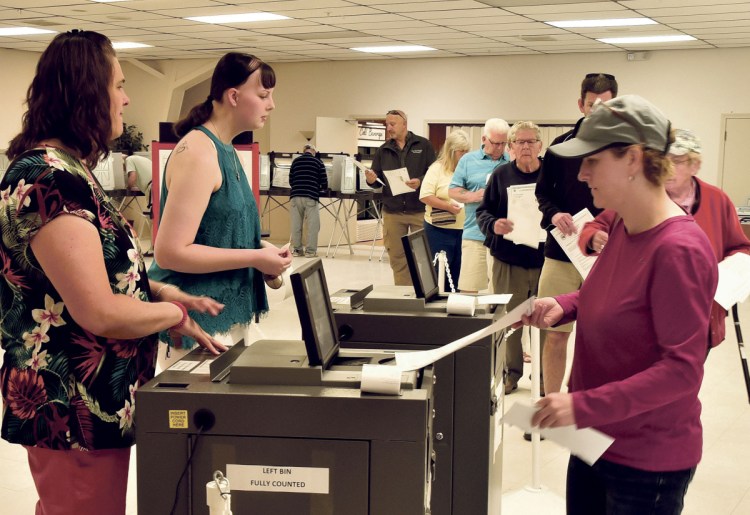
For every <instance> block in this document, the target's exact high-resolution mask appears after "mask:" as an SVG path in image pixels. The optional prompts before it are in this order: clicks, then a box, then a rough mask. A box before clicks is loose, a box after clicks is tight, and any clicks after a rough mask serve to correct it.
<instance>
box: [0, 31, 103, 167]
mask: <svg viewBox="0 0 750 515" xmlns="http://www.w3.org/2000/svg"><path fill="white" fill-rule="evenodd" d="M114 58H115V51H114V49H113V48H112V43H111V42H110V40H109V39H108V38H107V37H106V36H104V35H102V34H99V33H98V32H92V31H88V30H72V31H70V32H65V33H62V34H58V35H57V36H55V38H54V39H53V40H52V42H51V43H50V44H49V46H48V47H47V48H46V49H45V51H44V52H43V53H42V55H41V57H40V58H39V62H38V63H37V66H36V75H35V76H34V80H32V81H31V85H30V86H29V89H28V91H27V92H26V105H27V106H28V110H27V111H26V112H25V113H24V115H23V118H22V122H21V132H20V133H19V134H18V135H17V136H16V137H15V138H13V139H12V140H11V141H10V143H9V144H8V152H7V154H8V157H9V158H10V159H13V158H15V157H17V156H18V155H20V154H22V153H23V152H25V151H26V150H28V149H30V148H33V147H34V146H35V145H37V144H39V142H40V141H43V140H45V139H51V138H56V139H59V140H60V141H61V142H62V143H63V144H64V145H65V146H66V147H68V148H70V149H72V150H73V151H75V152H77V153H78V156H79V157H80V158H81V159H82V160H83V162H84V163H86V164H87V165H88V166H90V167H92V168H93V167H94V166H96V163H97V162H98V161H99V159H101V158H102V157H105V156H106V155H107V154H109V142H110V140H111V138H112V116H111V114H110V98H109V86H110V83H111V81H112V74H113V73H114V71H113V70H114V68H113V59H114Z"/></svg>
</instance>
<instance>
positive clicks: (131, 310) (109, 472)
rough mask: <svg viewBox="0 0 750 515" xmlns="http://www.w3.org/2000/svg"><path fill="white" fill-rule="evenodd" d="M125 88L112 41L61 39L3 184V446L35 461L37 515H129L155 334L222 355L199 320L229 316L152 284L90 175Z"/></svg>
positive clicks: (38, 79) (78, 36) (40, 71)
mask: <svg viewBox="0 0 750 515" xmlns="http://www.w3.org/2000/svg"><path fill="white" fill-rule="evenodd" d="M123 83H124V77H123V74H122V69H121V68H120V64H119V63H118V61H117V58H116V57H115V53H114V50H113V49H112V45H111V43H110V41H109V40H108V39H107V38H106V37H105V36H103V35H101V34H97V33H95V32H88V31H72V32H68V33H64V34H59V35H58V36H57V37H55V38H54V39H53V41H52V42H51V43H50V45H49V47H48V48H47V49H46V50H45V51H44V53H43V54H42V56H41V58H40V60H39V63H38V65H37V70H36V75H35V77H34V80H33V82H32V83H31V86H30V87H29V90H28V95H27V104H28V111H27V112H26V113H25V114H24V116H23V125H22V130H21V132H20V133H19V134H18V135H17V136H16V137H15V138H14V139H13V140H12V141H11V142H10V146H9V149H8V156H9V158H10V159H12V160H13V162H12V163H11V165H10V167H9V168H8V170H7V172H6V175H5V177H4V178H3V180H2V182H1V183H0V233H1V234H2V241H1V242H0V266H1V267H2V268H1V269H0V274H1V275H2V277H1V278H0V336H2V348H3V349H4V351H5V353H4V356H3V364H2V369H1V370H0V386H1V387H2V395H3V404H4V412H3V420H2V437H3V438H4V439H6V440H8V441H9V442H11V443H17V444H20V445H23V446H25V447H26V449H27V450H28V456H29V466H30V468H31V473H32V476H33V477H34V482H35V484H36V487H37V491H38V493H39V503H38V504H37V514H45V515H50V514H71V513H75V514H77V515H81V514H94V513H97V514H101V513H107V514H124V513H125V492H126V487H127V474H128V461H129V458H130V446H131V445H133V443H134V442H133V440H134V435H135V427H134V425H133V419H134V413H135V399H136V390H137V389H138V387H139V386H140V385H142V384H144V383H145V382H146V381H148V380H149V379H151V378H152V377H153V375H154V363H155V357H156V344H157V339H156V336H155V333H157V332H159V331H162V330H165V329H170V328H171V329H172V332H173V334H174V335H176V336H180V335H184V336H189V337H191V338H194V339H195V340H196V341H198V342H199V344H201V345H202V346H204V347H206V348H207V349H209V350H210V351H212V352H214V353H218V352H220V351H221V350H223V346H221V345H220V344H217V343H216V342H215V341H214V340H213V339H212V338H211V337H209V336H208V335H207V334H206V333H205V332H204V331H203V330H202V329H201V328H200V327H199V326H198V325H197V324H196V323H195V322H194V321H193V320H191V319H190V318H189V317H188V315H187V309H191V310H195V311H199V312H210V313H214V314H217V313H218V312H219V311H220V310H221V308H222V307H223V306H222V305H221V304H219V303H217V302H216V301H213V300H212V299H208V298H199V297H194V296H190V295H187V294H185V293H183V292H180V291H178V290H177V289H175V288H165V289H161V288H162V287H163V285H162V284H159V283H156V282H153V281H151V282H150V281H149V280H148V278H147V277H146V271H145V267H144V264H143V258H142V254H141V250H140V247H139V245H138V238H137V237H136V235H135V234H134V232H133V230H132V227H130V225H129V224H128V223H127V222H126V221H125V220H124V219H123V217H122V216H121V215H120V213H119V212H118V211H117V209H116V208H114V207H113V204H112V202H111V199H110V198H109V197H108V196H107V195H106V193H104V192H103V191H102V189H101V187H100V185H99V184H98V182H97V181H96V179H95V178H94V177H93V176H92V174H91V172H90V170H91V169H92V168H93V167H94V166H95V164H96V163H97V162H98V161H99V159H100V158H101V157H103V156H105V155H106V154H107V152H108V143H109V142H110V141H111V140H112V139H114V138H116V137H118V136H119V135H120V134H121V132H122V126H123V121H122V111H123V108H124V107H125V106H126V105H128V103H129V99H128V97H127V95H126V94H125V91H124V89H123ZM152 291H154V292H157V293H158V292H161V296H159V297H160V298H158V299H154V296H153V295H152V293H151V292H152ZM155 300H161V301H165V302H153V301H155ZM82 451H85V452H82Z"/></svg>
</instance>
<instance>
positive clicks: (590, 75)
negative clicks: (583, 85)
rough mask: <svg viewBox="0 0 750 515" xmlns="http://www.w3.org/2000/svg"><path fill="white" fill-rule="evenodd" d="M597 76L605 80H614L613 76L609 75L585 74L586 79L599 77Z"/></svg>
mask: <svg viewBox="0 0 750 515" xmlns="http://www.w3.org/2000/svg"><path fill="white" fill-rule="evenodd" d="M599 76H601V77H604V78H605V79H609V80H615V76H614V75H610V74H609V73H587V74H586V78H587V79H593V78H594V77H599Z"/></svg>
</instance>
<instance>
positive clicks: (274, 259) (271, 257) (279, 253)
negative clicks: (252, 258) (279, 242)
mask: <svg viewBox="0 0 750 515" xmlns="http://www.w3.org/2000/svg"><path fill="white" fill-rule="evenodd" d="M255 252H257V254H256V258H257V259H256V262H255V266H254V268H257V269H258V270H260V271H261V272H263V273H264V274H266V275H270V276H272V277H277V276H279V275H281V274H283V273H284V270H286V269H287V268H289V267H290V266H291V265H292V256H291V253H290V252H289V250H288V249H280V248H277V247H263V248H260V249H257V250H256V251H255Z"/></svg>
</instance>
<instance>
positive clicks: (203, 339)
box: [169, 318, 227, 356]
mask: <svg viewBox="0 0 750 515" xmlns="http://www.w3.org/2000/svg"><path fill="white" fill-rule="evenodd" d="M169 336H170V338H172V342H173V343H174V346H175V348H178V349H179V348H181V347H182V337H183V336H189V337H191V338H192V339H194V340H195V341H196V342H198V345H200V346H201V347H203V348H204V349H206V350H208V351H209V352H210V353H211V354H214V355H217V356H218V355H219V354H221V353H222V352H224V351H225V350H227V347H226V345H224V344H222V343H219V342H218V341H216V340H215V339H214V338H213V336H211V335H209V334H208V333H206V331H204V330H203V328H202V327H201V326H199V325H198V323H197V322H196V321H195V320H193V319H192V318H188V319H187V322H185V325H183V326H182V327H180V328H179V329H175V330H171V331H169Z"/></svg>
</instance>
